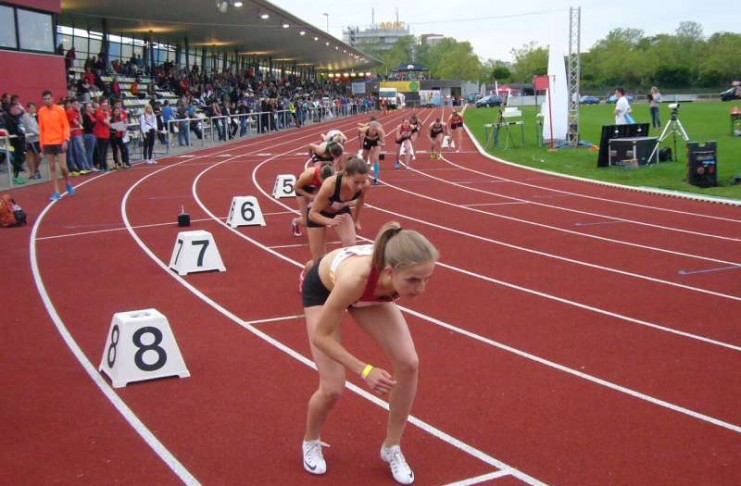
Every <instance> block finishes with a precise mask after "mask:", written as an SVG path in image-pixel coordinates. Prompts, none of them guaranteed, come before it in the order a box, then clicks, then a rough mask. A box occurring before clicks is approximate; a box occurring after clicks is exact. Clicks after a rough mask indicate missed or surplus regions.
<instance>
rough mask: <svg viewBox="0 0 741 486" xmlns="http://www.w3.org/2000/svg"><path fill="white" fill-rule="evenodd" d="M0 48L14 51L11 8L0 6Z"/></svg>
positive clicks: (13, 19) (13, 20) (14, 39)
mask: <svg viewBox="0 0 741 486" xmlns="http://www.w3.org/2000/svg"><path fill="white" fill-rule="evenodd" d="M0 47H9V48H11V49H16V48H17V47H18V45H17V44H16V38H15V17H14V14H13V7H6V6H5V5H0Z"/></svg>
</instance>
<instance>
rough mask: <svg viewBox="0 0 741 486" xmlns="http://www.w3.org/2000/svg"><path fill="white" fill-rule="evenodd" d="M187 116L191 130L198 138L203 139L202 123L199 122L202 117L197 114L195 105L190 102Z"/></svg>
mask: <svg viewBox="0 0 741 486" xmlns="http://www.w3.org/2000/svg"><path fill="white" fill-rule="evenodd" d="M188 118H190V129H191V131H192V132H194V133H195V134H196V137H198V140H203V125H202V124H201V123H202V121H201V120H202V117H199V116H198V112H197V111H196V107H195V106H193V105H192V104H190V105H188Z"/></svg>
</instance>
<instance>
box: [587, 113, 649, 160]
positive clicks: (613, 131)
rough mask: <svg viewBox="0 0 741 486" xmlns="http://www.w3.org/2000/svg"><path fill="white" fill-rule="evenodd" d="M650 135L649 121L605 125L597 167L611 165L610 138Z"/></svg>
mask: <svg viewBox="0 0 741 486" xmlns="http://www.w3.org/2000/svg"><path fill="white" fill-rule="evenodd" d="M646 136H648V123H631V124H628V125H604V126H603V127H602V136H601V137H600V142H599V156H598V157H597V167H609V165H610V140H612V139H613V138H634V137H646Z"/></svg>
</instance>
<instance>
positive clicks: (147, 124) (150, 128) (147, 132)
mask: <svg viewBox="0 0 741 486" xmlns="http://www.w3.org/2000/svg"><path fill="white" fill-rule="evenodd" d="M139 127H140V128H141V134H142V137H143V139H144V147H143V149H142V151H143V154H142V157H143V158H144V162H145V163H147V164H156V163H157V162H156V161H155V160H154V157H153V154H154V137H155V134H156V133H157V117H156V116H155V114H154V110H153V109H152V105H145V106H144V113H142V116H141V118H139Z"/></svg>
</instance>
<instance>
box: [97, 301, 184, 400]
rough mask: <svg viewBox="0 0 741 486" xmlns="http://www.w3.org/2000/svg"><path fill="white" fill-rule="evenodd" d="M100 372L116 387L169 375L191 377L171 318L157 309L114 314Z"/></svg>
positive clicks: (101, 360)
mask: <svg viewBox="0 0 741 486" xmlns="http://www.w3.org/2000/svg"><path fill="white" fill-rule="evenodd" d="M98 371H100V372H102V373H105V374H106V375H108V377H109V378H110V379H111V383H112V385H113V387H114V388H120V387H123V386H126V385H127V384H129V383H134V382H137V381H143V380H153V379H155V378H164V377H167V376H179V377H180V378H187V377H189V376H190V372H189V371H188V368H187V367H186V366H185V361H183V356H182V354H180V348H178V344H177V342H176V341H175V336H174V335H173V333H172V329H170V324H169V323H168V322H167V318H166V317H165V316H164V315H162V314H161V313H160V312H159V311H158V310H157V309H144V310H138V311H131V312H118V313H116V314H114V315H113V320H112V321H111V327H110V329H109V330H108V338H107V339H106V343H105V348H104V349H103V356H102V357H101V358H100V366H98Z"/></svg>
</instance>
